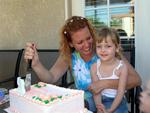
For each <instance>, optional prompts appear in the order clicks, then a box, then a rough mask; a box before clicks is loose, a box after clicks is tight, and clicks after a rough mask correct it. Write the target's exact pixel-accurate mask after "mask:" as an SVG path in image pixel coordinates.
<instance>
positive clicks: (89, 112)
mask: <svg viewBox="0 0 150 113" xmlns="http://www.w3.org/2000/svg"><path fill="white" fill-rule="evenodd" d="M5 111H6V112H7V113H12V112H11V111H9V108H6V109H5ZM87 113H93V112H91V111H88V112H87Z"/></svg>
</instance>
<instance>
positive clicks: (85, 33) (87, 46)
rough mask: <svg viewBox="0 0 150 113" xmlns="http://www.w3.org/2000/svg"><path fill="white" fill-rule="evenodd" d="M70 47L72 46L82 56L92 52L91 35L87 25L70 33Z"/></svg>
mask: <svg viewBox="0 0 150 113" xmlns="http://www.w3.org/2000/svg"><path fill="white" fill-rule="evenodd" d="M71 36H72V37H71V38H72V42H71V43H70V46H71V47H74V48H75V50H76V51H78V52H79V53H80V54H81V55H82V56H87V55H89V54H91V53H92V51H93V49H92V46H93V37H92V35H91V33H90V31H89V29H88V28H87V27H85V28H83V29H81V30H79V31H77V32H74V33H72V35H71Z"/></svg>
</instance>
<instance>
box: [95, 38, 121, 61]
mask: <svg viewBox="0 0 150 113" xmlns="http://www.w3.org/2000/svg"><path fill="white" fill-rule="evenodd" d="M117 51H118V48H116V46H115V44H114V43H113V42H112V40H111V37H109V36H108V37H107V39H106V40H103V41H102V42H100V43H99V42H96V53H97V55H98V56H99V57H100V58H101V60H102V61H109V60H112V59H114V58H115V54H116V52H117Z"/></svg>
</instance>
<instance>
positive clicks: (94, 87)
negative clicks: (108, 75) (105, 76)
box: [90, 58, 141, 94]
mask: <svg viewBox="0 0 150 113" xmlns="http://www.w3.org/2000/svg"><path fill="white" fill-rule="evenodd" d="M123 61H124V62H125V64H126V66H127V69H128V80H127V85H126V89H127V90H128V89H131V88H134V87H136V86H139V85H141V78H140V76H139V74H138V73H137V72H136V71H135V69H134V68H133V67H132V66H131V64H129V62H128V61H127V60H126V59H125V58H123ZM118 84H119V81H118V80H102V81H96V82H93V83H92V84H91V85H90V89H91V91H92V92H93V93H94V94H97V93H99V92H100V91H102V90H103V89H107V88H111V89H117V88H118Z"/></svg>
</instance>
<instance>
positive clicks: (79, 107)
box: [9, 82, 87, 113]
mask: <svg viewBox="0 0 150 113" xmlns="http://www.w3.org/2000/svg"><path fill="white" fill-rule="evenodd" d="M9 96H10V108H9V110H10V111H11V112H13V113H87V110H86V109H85V108H84V92H83V91H81V90H73V89H66V88H62V87H58V86H55V85H50V84H45V83H42V82H40V83H38V84H35V85H32V86H31V89H30V90H29V91H28V92H26V93H25V94H21V93H20V92H19V91H18V89H17V88H16V89H12V90H10V91H9Z"/></svg>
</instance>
